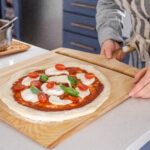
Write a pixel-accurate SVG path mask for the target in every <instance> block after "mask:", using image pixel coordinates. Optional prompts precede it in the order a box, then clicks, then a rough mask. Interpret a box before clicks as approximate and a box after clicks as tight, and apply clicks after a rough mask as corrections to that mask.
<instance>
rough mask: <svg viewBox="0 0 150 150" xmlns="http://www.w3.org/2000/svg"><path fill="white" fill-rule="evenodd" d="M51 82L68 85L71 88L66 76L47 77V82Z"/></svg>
mask: <svg viewBox="0 0 150 150" xmlns="http://www.w3.org/2000/svg"><path fill="white" fill-rule="evenodd" d="M51 81H54V82H56V83H68V84H69V86H70V87H71V83H70V81H69V80H68V76H67V75H62V76H53V77H49V79H48V82H51Z"/></svg>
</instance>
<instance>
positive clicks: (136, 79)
mask: <svg viewBox="0 0 150 150" xmlns="http://www.w3.org/2000/svg"><path fill="white" fill-rule="evenodd" d="M146 71H147V68H143V69H142V70H140V71H139V72H138V73H137V74H136V76H135V78H134V83H135V84H136V83H137V82H139V81H140V79H141V78H142V77H143V76H144V75H145V73H146Z"/></svg>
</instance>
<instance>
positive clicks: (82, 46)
mask: <svg viewBox="0 0 150 150" xmlns="http://www.w3.org/2000/svg"><path fill="white" fill-rule="evenodd" d="M70 44H71V45H73V46H77V47H80V48H84V49H88V50H91V51H95V50H96V48H94V47H90V46H87V45H84V44H80V43H76V42H71V43H70Z"/></svg>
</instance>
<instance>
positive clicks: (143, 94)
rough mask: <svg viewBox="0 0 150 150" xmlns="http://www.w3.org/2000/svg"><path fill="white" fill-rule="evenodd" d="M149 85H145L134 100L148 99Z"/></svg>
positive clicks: (149, 94) (149, 96) (149, 95)
mask: <svg viewBox="0 0 150 150" xmlns="http://www.w3.org/2000/svg"><path fill="white" fill-rule="evenodd" d="M149 91H150V83H149V84H147V85H146V86H145V87H144V88H143V89H142V90H141V91H139V92H137V93H136V94H135V95H134V96H133V97H135V98H150V92H149Z"/></svg>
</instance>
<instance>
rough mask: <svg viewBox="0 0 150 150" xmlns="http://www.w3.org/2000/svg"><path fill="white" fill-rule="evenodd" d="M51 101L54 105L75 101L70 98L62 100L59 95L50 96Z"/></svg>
mask: <svg viewBox="0 0 150 150" xmlns="http://www.w3.org/2000/svg"><path fill="white" fill-rule="evenodd" d="M49 102H50V103H52V104H54V105H67V104H71V103H73V102H72V101H70V100H62V99H60V98H59V97H57V96H50V97H49Z"/></svg>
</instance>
